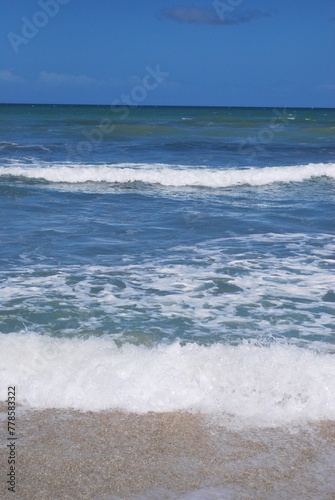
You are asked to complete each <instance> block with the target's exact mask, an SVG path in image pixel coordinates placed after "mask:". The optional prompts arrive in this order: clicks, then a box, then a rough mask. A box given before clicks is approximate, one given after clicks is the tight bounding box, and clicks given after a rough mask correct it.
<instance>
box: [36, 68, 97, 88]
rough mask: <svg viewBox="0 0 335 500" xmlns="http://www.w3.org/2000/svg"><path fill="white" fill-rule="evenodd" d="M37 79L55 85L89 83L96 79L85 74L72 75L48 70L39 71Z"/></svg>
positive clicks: (94, 81)
mask: <svg viewBox="0 0 335 500" xmlns="http://www.w3.org/2000/svg"><path fill="white" fill-rule="evenodd" d="M38 79H39V81H40V82H43V83H53V84H57V85H91V84H92V83H96V80H94V79H93V78H90V77H88V76H86V75H78V76H74V75H67V74H65V73H49V72H48V71H41V72H40V74H39V78H38Z"/></svg>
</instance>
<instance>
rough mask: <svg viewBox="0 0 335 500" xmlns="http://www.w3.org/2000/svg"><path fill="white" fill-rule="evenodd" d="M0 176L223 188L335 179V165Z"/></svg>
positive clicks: (29, 170) (23, 170) (54, 169)
mask: <svg viewBox="0 0 335 500" xmlns="http://www.w3.org/2000/svg"><path fill="white" fill-rule="evenodd" d="M47 165H48V166H47ZM0 176H10V177H25V178H28V179H37V180H44V181H47V182H51V183H72V184H77V183H85V182H99V183H101V182H106V183H118V184H125V183H134V182H143V183H145V184H159V185H162V186H171V187H186V186H189V187H207V188H225V187H231V186H237V185H250V186H265V185H268V184H272V183H276V182H283V183H289V182H303V181H307V180H310V179H313V178H317V177H329V178H330V179H335V165H334V164H323V163H320V164H309V165H301V166H282V167H265V168H247V169H211V168H204V167H197V168H194V167H185V166H169V165H161V164H138V165H137V164H116V165H85V166H84V165H77V164H73V165H71V166H70V165H64V164H52V165H51V166H50V164H45V165H39V166H27V165H17V166H8V167H0Z"/></svg>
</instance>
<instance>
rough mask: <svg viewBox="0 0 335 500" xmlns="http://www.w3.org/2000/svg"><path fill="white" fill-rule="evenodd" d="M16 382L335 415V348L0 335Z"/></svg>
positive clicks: (172, 402) (162, 407)
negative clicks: (149, 345) (148, 344)
mask: <svg viewBox="0 0 335 500" xmlns="http://www.w3.org/2000/svg"><path fill="white" fill-rule="evenodd" d="M0 353H1V358H0V360H1V361H0V400H2V401H4V400H6V398H7V388H8V386H9V385H15V386H16V387H17V394H18V401H17V402H18V403H21V404H24V405H28V406H31V407H35V408H77V409H80V410H85V411H86V410H93V411H98V410H105V409H123V410H126V411H132V412H137V413H145V412H148V411H156V412H165V411H178V410H181V411H183V410H184V411H200V412H203V413H205V414H219V415H221V416H224V415H226V416H229V417H230V419H232V418H233V419H234V418H237V419H238V420H240V421H242V422H244V423H245V424H246V425H260V426H276V425H281V424H286V423H291V422H304V421H306V420H318V419H334V418H335V399H334V394H335V357H334V355H332V354H327V353H315V352H312V351H309V350H306V349H302V348H298V347H295V346H292V345H283V344H272V345H270V346H268V347H265V346H257V345H255V344H252V343H247V342H245V343H242V344H240V345H238V346H231V345H222V344H214V345H212V346H209V347H206V346H200V345H197V344H186V345H184V346H182V345H181V344H180V343H178V342H175V343H173V344H171V345H166V344H160V345H157V346H156V347H152V348H146V347H143V346H135V345H130V344H125V345H123V346H122V347H117V346H116V345H115V343H114V342H113V341H112V340H110V339H108V338H93V337H90V338H89V339H87V340H81V339H66V338H59V339H57V338H51V337H48V336H40V335H36V334H27V333H23V334H14V333H13V334H2V335H0Z"/></svg>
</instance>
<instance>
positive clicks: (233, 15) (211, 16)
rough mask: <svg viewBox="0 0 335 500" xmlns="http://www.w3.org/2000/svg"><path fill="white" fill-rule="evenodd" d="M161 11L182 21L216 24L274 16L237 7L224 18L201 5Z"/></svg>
mask: <svg viewBox="0 0 335 500" xmlns="http://www.w3.org/2000/svg"><path fill="white" fill-rule="evenodd" d="M160 13H161V17H164V18H166V19H170V20H172V21H177V22H180V23H188V24H211V25H216V26H219V25H220V26H229V25H234V24H235V25H236V24H243V23H249V22H252V21H255V20H257V19H261V18H264V17H271V16H272V13H270V12H262V11H259V10H251V11H244V12H242V11H239V10H236V9H235V10H233V11H232V12H228V13H227V14H226V15H225V17H224V18H222V17H221V16H220V15H219V13H217V12H216V11H215V9H214V8H213V9H204V8H199V7H172V8H169V9H162V10H161V11H160Z"/></svg>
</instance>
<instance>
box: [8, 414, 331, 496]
mask: <svg viewBox="0 0 335 500" xmlns="http://www.w3.org/2000/svg"><path fill="white" fill-rule="evenodd" d="M6 411H7V409H6V407H5V406H4V405H2V406H1V405H0V419H1V428H2V432H1V434H2V436H6V432H7V429H6V426H7V420H6V417H7V415H6ZM5 441H6V437H5V440H2V442H3V443H4V442H5ZM16 448H17V463H16V470H17V477H16V491H15V498H18V499H30V500H33V499H36V500H39V499H41V500H42V499H46V498H53V499H67V498H68V499H70V498H81V499H86V498H87V499H92V498H94V499H97V500H98V499H100V500H103V499H106V500H107V499H116V498H121V499H131V498H138V499H140V498H143V499H144V498H152V499H154V498H157V499H158V498H162V499H163V498H179V497H180V496H181V495H182V494H185V493H187V492H192V491H193V492H194V491H197V490H200V489H202V488H207V489H208V488H209V489H210V491H211V494H213V495H215V492H216V493H217V495H219V492H220V491H221V493H220V494H221V497H220V496H217V497H216V496H213V498H224V497H223V496H222V495H225V497H226V498H229V499H234V498H236V499H240V498H242V499H244V498H246V499H247V498H250V499H251V498H253V499H254V498H257V499H263V498H264V500H265V499H267V500H268V499H270V498H271V499H278V500H279V499H281V498H289V497H291V498H298V497H299V496H301V497H303V498H306V499H308V498H311V499H313V498H322V499H328V498H329V499H330V500H331V499H334V498H335V493H334V492H335V477H332V474H333V476H334V470H333V467H332V464H333V459H334V456H335V423H334V422H328V421H327V422H326V421H324V422H321V423H318V424H311V425H310V426H307V427H304V428H300V429H298V430H295V431H294V432H289V431H288V430H285V429H278V428H276V429H260V428H259V429H245V430H241V431H231V430H227V429H226V428H224V427H220V426H219V425H218V424H215V423H214V422H211V421H210V420H209V419H207V418H206V417H204V416H203V415H200V414H190V413H153V412H151V413H147V414H144V415H138V414H133V413H123V412H120V411H104V412H99V413H93V412H87V413H82V412H79V411H74V410H32V409H27V408H23V407H18V408H17V441H16ZM7 455H8V451H7V447H6V446H2V447H1V463H2V464H3V465H2V467H1V470H2V471H3V472H2V475H1V476H2V477H1V489H0V493H1V495H2V498H13V493H12V492H10V491H7V490H6V485H5V482H6V481H5V475H6V472H7V470H8V467H9V466H8V464H7ZM208 491H209V490H208ZM143 495H144V496H143ZM155 495H156V496H155ZM171 495H172V496H171ZM185 498H186V497H185ZM189 498H191V496H190V497H189ZM197 498H200V497H197Z"/></svg>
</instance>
